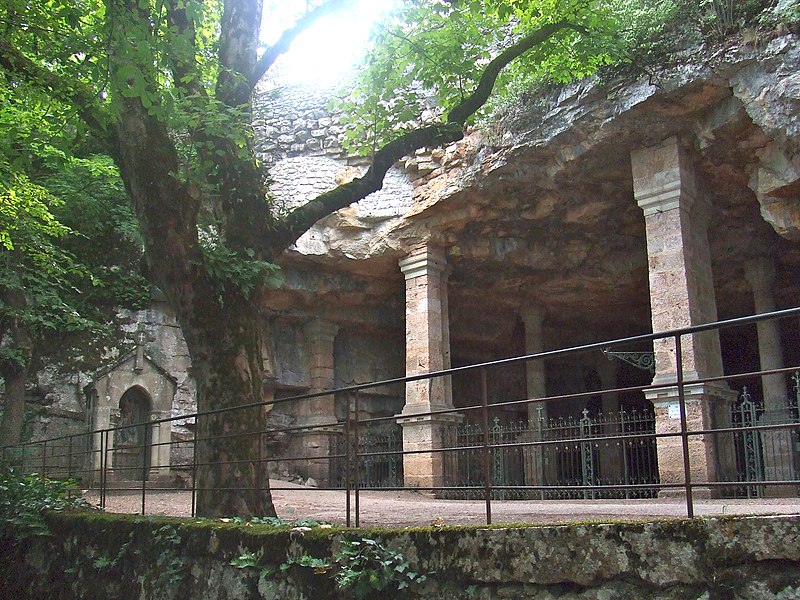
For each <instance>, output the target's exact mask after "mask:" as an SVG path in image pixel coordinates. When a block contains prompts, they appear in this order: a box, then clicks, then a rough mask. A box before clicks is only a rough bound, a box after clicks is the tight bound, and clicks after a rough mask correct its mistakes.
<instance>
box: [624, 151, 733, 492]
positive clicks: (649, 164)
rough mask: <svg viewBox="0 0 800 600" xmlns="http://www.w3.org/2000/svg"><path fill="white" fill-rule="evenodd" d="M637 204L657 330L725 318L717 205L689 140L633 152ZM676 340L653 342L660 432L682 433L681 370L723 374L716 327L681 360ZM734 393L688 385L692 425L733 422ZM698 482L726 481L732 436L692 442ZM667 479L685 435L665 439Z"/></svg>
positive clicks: (686, 347)
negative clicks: (703, 184)
mask: <svg viewBox="0 0 800 600" xmlns="http://www.w3.org/2000/svg"><path fill="white" fill-rule="evenodd" d="M631 165H632V171H633V187H634V195H635V197H636V202H637V203H638V205H639V208H641V209H642V211H643V213H644V222H645V230H646V233H647V257H648V268H649V274H650V311H651V316H652V325H653V332H655V333H658V332H660V331H669V330H671V329H678V328H681V327H689V326H692V325H701V324H703V323H712V322H714V321H716V320H717V305H716V299H715V297H714V277H713V274H712V272H711V255H710V249H709V243H708V234H707V231H708V223H709V218H710V206H709V203H708V200H707V198H706V196H705V195H704V194H703V192H702V190H699V189H698V185H697V180H696V177H695V170H694V164H693V159H692V155H691V153H690V151H689V150H688V149H687V144H685V143H684V142H683V141H682V140H678V138H675V137H671V138H668V139H666V140H664V141H663V142H661V143H660V144H657V145H655V146H652V147H648V148H643V149H640V150H636V151H634V152H633V153H632V154H631ZM675 346H676V344H675V341H674V340H673V339H671V338H666V339H663V340H657V341H656V342H654V344H653V350H654V352H655V359H656V375H655V378H654V379H653V384H654V385H666V386H673V387H663V388H660V389H655V390H653V391H651V392H648V393H647V397H648V398H649V399H650V400H652V401H653V403H654V404H655V408H656V433H657V434H669V433H676V432H678V431H680V420H679V419H678V418H677V414H678V411H677V410H676V409H677V408H678V406H677V403H678V401H679V396H678V389H677V387H674V384H675V383H676V382H677V380H678V369H680V370H681V371H682V374H683V378H684V380H685V381H688V382H691V381H696V380H698V379H703V378H706V377H717V376H720V375H722V374H723V369H722V354H721V351H720V342H719V334H718V333H717V332H716V331H709V332H703V333H699V334H694V335H691V336H684V337H683V339H682V340H681V351H682V361H681V364H680V365H678V364H677V358H676V355H677V350H676V347H675ZM734 397H735V394H733V395H732V394H731V392H730V390H729V389H728V387H727V385H726V384H721V383H716V382H715V383H700V384H693V385H691V386H689V387H687V388H686V389H685V399H686V413H687V414H686V417H687V427H688V429H689V430H708V429H712V428H720V427H725V426H726V425H727V421H726V420H729V417H728V413H727V409H728V401H730V400H732V399H733V398H734ZM689 450H690V456H691V461H692V472H691V474H692V480H693V481H722V480H725V479H727V478H729V477H730V473H731V471H732V470H733V469H734V465H733V458H732V454H733V448H732V440H731V439H728V438H724V437H721V436H717V437H716V438H715V437H713V436H693V437H692V438H691V440H690V449H689ZM658 469H659V473H660V476H661V483H680V482H682V481H683V479H684V474H683V449H682V447H681V439H680V437H664V438H659V439H658Z"/></svg>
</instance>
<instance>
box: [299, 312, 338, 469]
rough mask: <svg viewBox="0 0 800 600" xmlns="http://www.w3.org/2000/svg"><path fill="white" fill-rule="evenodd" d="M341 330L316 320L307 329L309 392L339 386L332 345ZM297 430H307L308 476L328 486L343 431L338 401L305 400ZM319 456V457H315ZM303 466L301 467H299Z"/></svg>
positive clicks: (303, 444)
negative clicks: (338, 421)
mask: <svg viewBox="0 0 800 600" xmlns="http://www.w3.org/2000/svg"><path fill="white" fill-rule="evenodd" d="M338 331H339V328H338V326H337V325H334V324H332V323H327V322H325V321H321V320H319V319H316V320H314V321H312V322H311V323H309V324H308V326H307V327H306V337H307V339H308V347H309V379H310V382H311V389H309V392H311V393H316V392H324V391H327V390H332V389H334V388H335V387H336V383H335V378H334V364H333V362H334V361H333V342H334V339H335V338H336V334H337V333H338ZM296 424H297V426H298V427H308V428H309V429H308V430H306V431H303V432H301V434H300V436H299V438H300V442H301V450H300V451H301V452H302V455H303V456H307V457H310V458H309V460H308V461H307V462H304V463H303V464H304V465H305V471H306V472H305V473H304V475H305V476H306V477H309V478H311V479H313V480H314V481H315V482H317V483H318V484H321V485H327V483H328V480H329V474H330V464H329V463H330V459H329V458H328V456H329V455H330V454H331V448H332V447H333V441H334V439H335V437H336V436H337V435H339V434H340V432H341V427H340V426H338V425H337V424H336V411H335V398H334V396H333V394H331V395H329V396H318V397H316V398H310V399H308V400H305V401H304V402H303V403H302V404H301V405H300V407H299V414H298V415H297V422H296ZM315 457H318V458H315ZM298 466H300V465H298Z"/></svg>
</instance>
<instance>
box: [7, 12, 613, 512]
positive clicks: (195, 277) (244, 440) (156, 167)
mask: <svg viewBox="0 0 800 600" xmlns="http://www.w3.org/2000/svg"><path fill="white" fill-rule="evenodd" d="M298 4H299V5H300V7H301V11H300V13H299V14H298V19H297V21H296V23H295V24H294V25H292V26H291V27H289V28H288V29H286V31H285V32H284V33H283V35H281V36H280V38H279V39H278V41H277V42H276V43H274V44H273V45H271V46H268V47H266V48H263V47H262V46H261V45H260V34H261V29H262V19H269V18H270V12H269V6H268V7H267V9H266V10H265V8H264V7H263V6H262V0H222V1H221V2H219V1H218V0H105V1H104V2H100V1H98V0H2V6H3V8H2V16H3V22H4V23H5V28H4V30H3V32H2V33H0V69H2V71H3V72H4V75H5V77H6V78H7V80H8V81H9V82H12V85H17V84H19V85H25V86H31V87H34V88H36V89H37V90H39V91H41V92H42V93H44V94H46V95H47V96H48V97H49V98H51V99H52V101H53V103H54V104H56V105H58V106H61V107H67V108H68V109H69V111H71V114H72V115H74V117H75V118H74V119H72V118H70V119H68V120H67V123H68V125H69V127H71V128H72V129H73V134H74V137H75V139H76V140H85V139H86V138H87V137H89V138H91V139H93V140H94V141H95V143H97V144H99V145H101V146H102V147H103V148H104V149H105V150H106V151H107V152H108V153H109V154H110V155H111V156H112V157H113V159H114V161H115V162H116V164H117V165H118V167H119V171H120V174H121V177H122V180H123V181H124V184H125V188H126V190H127V193H128V195H129V197H130V200H131V202H132V204H133V207H134V210H135V213H136V215H137V218H138V221H139V225H140V229H141V233H142V235H143V238H144V240H145V248H146V256H147V261H148V265H149V272H150V275H151V277H152V279H153V281H154V283H155V284H156V285H157V286H158V287H159V288H160V289H161V290H162V291H163V292H164V293H165V295H166V296H167V298H168V300H169V302H170V304H171V305H172V307H173V309H174V310H175V312H176V314H177V317H178V320H179V322H180V324H181V326H182V329H183V333H184V336H185V338H186V342H187V345H188V348H189V353H190V356H191V360H192V370H193V374H194V377H195V379H196V381H197V392H198V398H197V400H198V409H199V410H200V411H205V410H209V409H225V408H233V407H238V406H242V405H249V404H256V403H258V402H259V401H260V400H261V397H262V396H261V390H262V379H263V362H264V356H263V352H264V344H263V343H262V339H261V335H262V328H261V322H260V315H259V308H260V302H259V299H260V298H262V297H263V296H262V294H263V293H269V292H268V289H267V288H266V287H265V286H266V285H267V284H268V283H269V282H270V280H271V279H274V278H273V277H272V275H273V274H274V267H273V266H272V262H273V261H274V260H275V259H276V258H277V257H278V256H279V255H280V254H281V253H282V252H283V251H284V250H285V249H286V248H287V247H288V246H289V245H290V244H292V243H293V242H294V241H295V240H296V239H297V238H298V237H299V236H300V235H302V234H303V233H304V232H305V231H306V230H307V229H308V228H309V227H311V226H312V225H313V224H314V223H315V222H316V221H317V220H319V219H320V218H322V217H324V216H326V215H328V214H330V213H331V212H333V211H336V210H338V209H340V208H343V207H346V206H348V205H349V204H351V203H353V202H356V201H358V200H360V199H362V198H364V197H365V196H367V195H368V194H370V193H371V192H374V191H376V190H378V189H379V188H380V187H381V185H382V183H383V179H384V176H385V174H386V172H387V170H388V169H389V168H390V167H391V166H392V165H393V164H394V163H395V162H396V161H398V160H399V159H401V158H402V157H403V156H405V155H407V154H409V153H411V152H413V151H414V150H416V149H419V148H423V147H436V146H441V145H445V144H449V143H452V142H455V141H457V140H459V139H461V138H462V136H463V135H464V129H465V127H466V126H467V124H468V122H469V121H470V119H472V118H473V117H474V116H475V114H476V113H477V112H478V111H479V110H480V109H481V107H482V106H484V104H485V103H486V101H487V99H488V98H489V96H490V94H491V92H492V90H493V88H494V87H495V85H496V83H497V82H498V77H499V76H500V74H501V72H502V71H503V69H504V68H506V67H507V66H508V65H510V64H512V63H513V64H517V63H518V64H519V67H518V68H517V69H518V71H522V70H525V71H527V72H529V73H530V72H536V73H549V74H550V75H552V76H555V77H557V78H565V77H570V76H574V75H582V74H585V73H587V72H589V71H591V70H592V69H594V68H595V67H596V66H597V65H598V64H600V63H602V62H603V60H605V56H606V54H605V52H606V51H607V50H608V47H607V45H606V42H608V40H609V38H608V37H603V35H605V34H607V33H608V31H609V30H608V24H609V22H610V21H609V19H608V10H609V5H610V4H611V3H609V2H602V1H598V0H525V1H523V0H450V1H443V0H426V1H422V0H420V1H418V2H410V3H408V6H406V7H405V8H404V9H403V11H401V14H400V15H399V16H397V17H396V18H395V20H394V21H393V23H392V24H390V25H387V26H386V27H385V28H384V29H383V30H382V32H381V33H380V34H379V35H378V42H379V45H378V46H376V47H375V48H373V51H372V53H371V54H370V56H369V57H368V59H367V63H368V66H369V68H368V69H366V71H365V73H366V74H365V76H364V79H363V80H362V83H361V86H360V87H359V90H360V91H359V93H358V94H357V95H355V96H354V97H353V99H352V101H350V102H346V103H345V104H343V108H344V109H346V110H347V111H349V112H352V113H353V114H354V115H357V116H360V117H358V118H356V119H355V120H354V122H355V123H356V125H355V126H354V128H353V129H352V131H353V132H354V133H353V137H352V140H353V141H354V142H358V143H357V145H359V146H361V147H366V148H368V149H369V154H370V158H371V163H370V166H369V168H368V169H366V170H365V171H364V173H363V174H362V175H361V176H360V177H357V178H356V179H354V180H353V181H351V182H349V183H347V184H344V185H341V186H339V187H337V188H335V189H333V190H331V191H329V192H327V193H325V194H322V195H320V196H319V197H317V198H315V199H313V200H312V201H310V202H308V203H307V204H305V205H303V206H300V207H298V208H296V209H294V210H293V211H291V212H290V213H289V214H288V215H287V214H283V213H279V212H277V211H274V210H273V207H272V200H271V197H270V195H269V191H268V189H267V187H266V185H265V177H264V173H263V172H262V170H261V169H260V167H259V165H258V163H257V161H256V159H255V156H254V152H253V147H252V144H251V141H252V140H251V134H250V128H249V126H250V119H251V103H252V100H253V96H254V92H255V90H256V86H257V85H258V83H259V81H260V80H261V79H262V77H264V75H265V74H266V73H267V72H268V70H269V69H270V68H271V67H272V66H273V65H274V64H275V61H276V60H277V59H278V57H279V56H280V55H281V54H283V53H285V52H287V51H288V50H289V47H290V45H291V43H292V41H293V39H294V38H295V37H296V36H297V35H299V34H300V33H301V32H302V31H304V30H305V29H306V28H308V27H309V26H310V25H311V24H313V23H314V22H315V21H317V20H318V19H320V18H321V17H323V16H324V15H325V14H326V13H329V12H331V11H337V10H355V6H356V2H354V1H353V0H324V1H322V0H320V1H317V2H312V1H307V2H299V3H298ZM324 51H325V48H320V52H324ZM420 90H422V92H421V93H420ZM421 97H422V98H421ZM431 99H436V100H437V101H438V110H435V111H433V113H431V112H430V111H428V112H427V115H428V118H427V120H423V118H422V116H421V115H422V112H421V110H422V107H423V106H425V105H428V106H429V105H430V101H431ZM431 114H432V115H433V117H431V116H430V115H431ZM203 228H205V229H206V232H209V231H210V232H213V240H212V241H211V242H208V241H207V240H208V239H209V236H208V235H204V234H202V233H201V232H202V230H203ZM264 420H265V415H264V411H263V409H262V408H260V407H251V408H247V409H245V410H239V411H235V412H224V413H220V414H215V415H212V416H209V417H205V418H202V419H200V421H199V423H198V430H197V435H198V437H199V439H200V440H201V443H200V444H199V445H198V456H197V458H198V462H199V464H200V480H199V488H200V493H199V501H198V512H199V514H201V515H230V514H238V515H255V514H260V515H264V514H274V508H273V506H272V502H271V498H270V495H269V493H268V491H267V492H263V491H261V490H260V488H261V487H262V485H263V482H266V481H267V474H266V467H265V464H264V463H263V462H258V461H256V460H255V458H256V457H257V456H262V454H263V448H260V447H258V444H259V442H258V439H259V438H257V437H251V436H240V437H236V434H237V433H245V432H251V431H253V430H256V431H258V430H263V428H264ZM223 436H226V438H227V439H223ZM202 440H205V441H202ZM209 490H214V491H213V492H210V491H209Z"/></svg>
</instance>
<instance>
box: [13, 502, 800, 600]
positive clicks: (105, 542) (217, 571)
mask: <svg viewBox="0 0 800 600" xmlns="http://www.w3.org/2000/svg"><path fill="white" fill-rule="evenodd" d="M48 521H49V526H50V528H51V530H52V531H53V534H54V536H53V537H52V538H36V539H33V540H30V539H29V540H26V541H14V540H12V539H10V538H6V539H3V540H0V542H1V543H2V546H3V549H4V550H3V552H2V553H0V589H2V590H3V591H4V594H6V595H7V596H8V597H15V596H16V597H25V598H47V599H54V600H55V599H67V598H87V597H91V598H96V599H104V598H152V599H157V598H172V599H177V598H218V599H220V600H224V599H233V598H245V597H247V598H265V599H281V600H289V599H301V598H314V599H315V600H322V599H325V598H346V597H348V596H347V595H345V594H343V593H341V592H338V591H337V590H336V589H335V586H334V584H333V581H332V580H331V574H332V570H330V569H329V570H326V569H318V571H316V572H315V571H314V569H312V568H308V567H302V566H300V564H299V563H301V562H302V560H303V557H307V558H308V557H313V558H317V559H321V560H322V561H325V562H327V563H329V564H330V563H332V562H334V559H335V557H336V556H337V554H338V555H339V556H341V555H340V554H339V552H340V550H341V542H342V541H343V540H359V539H361V538H369V539H372V540H376V541H377V542H378V543H379V544H380V545H381V546H383V547H387V548H390V549H392V550H393V551H395V552H398V553H400V554H401V555H402V556H403V557H404V558H405V559H406V560H407V561H408V563H409V564H408V569H409V570H411V571H413V572H416V573H426V574H428V578H427V581H426V582H425V583H424V584H422V585H419V586H416V587H412V589H410V590H403V591H401V592H397V591H396V590H395V591H393V590H392V589H391V588H389V589H387V590H384V591H383V592H382V594H380V595H379V594H372V595H369V596H367V597H370V598H371V597H383V598H386V597H401V595H402V597H420V598H430V599H434V598H453V599H461V598H463V599H467V598H470V599H487V600H488V599H494V598H516V599H526V598H536V599H554V598H559V599H562V600H568V599H574V600H577V599H587V600H588V599H604V600H614V599H628V598H650V599H654V600H659V599H663V600H667V599H670V600H672V599H674V600H678V599H680V600H684V599H698V600H701V599H702V600H712V599H731V600H735V599H742V600H744V599H747V600H758V599H768V598H774V599H778V598H781V599H786V600H788V599H790V598H798V597H800V583H798V582H800V518H798V517H737V518H720V519H695V520H685V519H684V520H676V521H663V522H652V523H608V524H600V523H597V524H577V525H562V526H528V527H515V528H510V529H499V528H481V527H477V528H447V529H437V528H428V529H417V530H380V531H378V530H358V529H309V528H303V527H299V528H294V529H289V528H288V527H286V528H282V529H275V528H269V527H265V526H258V525H256V526H236V525H233V524H228V523H219V522H216V523H215V522H211V521H199V522H197V521H188V520H178V519H158V518H147V519H145V518H139V517H129V516H119V515H116V516H115V515H102V514H100V515H91V514H90V515H82V514H72V515H70V514H51V515H49V516H48ZM245 553H252V556H253V557H257V558H256V560H257V564H256V565H255V566H247V567H244V568H237V567H235V566H233V565H231V561H234V560H236V559H238V558H240V557H242V556H243V555H245ZM306 560H307V559H306ZM289 563H291V565H290V564H289ZM280 565H287V567H286V568H284V569H281V568H280Z"/></svg>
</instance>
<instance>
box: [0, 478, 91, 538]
mask: <svg viewBox="0 0 800 600" xmlns="http://www.w3.org/2000/svg"><path fill="white" fill-rule="evenodd" d="M76 488H77V483H76V482H75V480H74V479H67V480H59V479H48V478H47V477H41V476H39V475H35V474H34V475H23V474H22V473H20V472H19V471H18V470H17V469H14V468H9V467H0V536H8V535H11V536H14V537H16V538H17V539H20V538H24V537H30V536H37V535H48V534H49V533H50V531H49V530H48V528H47V524H46V523H45V521H44V513H45V511H48V510H64V509H69V508H83V509H86V508H93V507H92V506H91V505H90V504H89V503H88V502H86V501H85V500H83V499H82V498H72V497H71V496H70V492H71V490H74V489H76Z"/></svg>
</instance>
